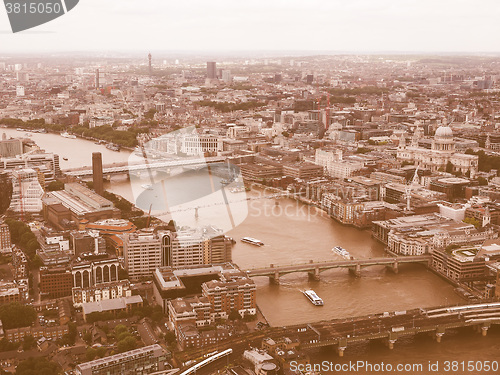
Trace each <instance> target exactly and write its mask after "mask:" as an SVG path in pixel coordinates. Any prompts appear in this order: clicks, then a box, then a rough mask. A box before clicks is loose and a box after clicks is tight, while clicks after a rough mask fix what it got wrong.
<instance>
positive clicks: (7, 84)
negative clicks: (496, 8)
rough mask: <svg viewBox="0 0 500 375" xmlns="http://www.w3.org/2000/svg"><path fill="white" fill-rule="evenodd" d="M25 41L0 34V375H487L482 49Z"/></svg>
mask: <svg viewBox="0 0 500 375" xmlns="http://www.w3.org/2000/svg"><path fill="white" fill-rule="evenodd" d="M149 2H150V1H149V0H148V1H147V2H145V3H148V4H149ZM388 2H389V3H391V1H388ZM77 3H78V1H76V2H74V4H75V5H76V4H77ZM90 3H92V1H90V2H89V4H90ZM94 3H95V1H94ZM94 3H92V4H94ZM110 3H113V2H111V1H110ZM115 3H116V2H115ZM258 3H259V4H260V2H258ZM299 3H300V2H299ZM124 4H126V6H127V7H128V8H126V9H125V10H124V14H129V13H127V12H128V11H130V12H132V11H134V12H135V11H136V10H137V9H138V8H137V9H136V5H133V4H134V2H133V1H129V0H127V1H124ZM75 5H73V6H75ZM106 6H110V5H103V7H106ZM158 6H159V7H160V8H161V10H162V11H164V9H163V7H164V6H165V5H158ZM249 6H250V5H249ZM259 6H262V7H264V5H263V4H260V5H259ZM200 7H203V6H202V5H200ZM80 8H82V9H81V10H80ZM160 8H159V9H160ZM389 8H390V7H389ZM110 9H111V8H110ZM235 9H239V8H237V7H236V8H235ZM297 9H299V8H297ZM297 9H295V8H293V7H292V6H291V5H290V10H289V12H297ZM177 10H178V11H179V14H181V13H182V11H181V10H180V9H177ZM233 10H234V9H232V8H231V9H229V8H228V10H227V12H229V13H228V14H231V12H232V11H233ZM79 11H81V13H80V14H81V15H86V14H87V13H85V12H89V11H88V6H87V7H86V6H85V5H84V4H83V3H82V4H80V5H79V7H77V8H75V10H73V11H72V12H71V14H68V15H66V14H64V12H62V13H61V19H64V20H65V21H54V23H53V24H52V23H51V25H56V26H45V27H48V28H49V30H52V29H50V27H58V26H57V25H59V26H60V25H61V23H62V22H67V23H65V24H63V25H64V27H66V28H69V27H70V25H69V22H70V19H71V18H70V17H74V18H73V19H76V20H75V28H77V27H79V26H78V25H79V22H81V21H79V19H78V17H79V13H78V12H79ZM253 11H254V8H251V10H250V8H249V14H248V16H245V15H242V16H241V17H242V18H241V20H242V25H246V23H247V22H248V19H249V18H250V17H251V14H252V12H253ZM372 11H373V10H370V9H368V10H367V12H368V13H369V12H372ZM379 11H380V10H379V9H378V8H377V9H376V12H379ZM144 12H146V11H144ZM200 12H201V10H200V11H199V12H195V13H196V14H194V15H193V18H192V19H191V18H189V19H190V20H191V21H193V22H194V20H196V17H200V15H199V14H198V13H200ZM273 12H274V10H273ZM273 12H271V14H274V13H273ZM151 14H152V13H151ZM87 15H88V14H87ZM122 16H123V15H120V14H117V15H116V17H117V19H118V18H120V17H122ZM219 16H220V17H221V19H222V18H224V17H225V16H226V14H225V13H224V12H222V13H220V15H219ZM269 16H270V15H267V16H265V17H264V16H263V17H264V19H267V17H269ZM351 16H352V14H351ZM2 17H3V15H2ZM57 17H58V16H57ZM96 17H97V19H100V18H99V17H101V15H96ZM123 17H125V16H123ZM151 17H152V18H151V19H152V20H155V19H156V18H155V16H154V15H151ZM168 17H172V16H171V15H169V16H168ZM245 17H246V18H245ZM180 19H183V20H184V18H182V17H180ZM187 19H188V18H186V20H187ZM214 19H216V18H214ZM321 19H322V18H321ZM1 20H2V19H0V21H1ZM44 22H46V21H44ZM57 22H60V23H59V24H57ZM113 22H115V21H113V18H112V17H111V18H110V25H114V23H113ZM221 22H222V21H221ZM277 22H278V25H279V24H280V22H282V21H277ZM309 22H310V21H307V22H306V24H309V25H311V24H310V23H309ZM397 22H398V23H399V22H401V20H399V21H397ZM447 22H448V21H447ZM471 22H472V21H471ZM151 23H154V22H153V21H151ZM140 24H141V25H145V23H144V21H141V23H140ZM320 24H321V23H320ZM138 26H139V25H135V26H132V27H131V28H130V30H132V31H130V30H129V31H130V32H133V33H135V32H136V31H137V30H138V28H139V27H138ZM434 26H435V25H434ZM434 26H433V25H430V26H429V28H430V30H434V29H433V27H434ZM2 27H3V24H2ZM30 27H32V26H30ZM144 27H146V26H144ZM243 27H244V26H242V28H243ZM318 27H319V26H318ZM478 27H479V26H478ZM485 27H486V26H485ZM41 28H42V29H37V28H35V29H34V30H35V31H32V32H31V33H32V34H30V32H25V33H24V34H23V33H22V32H21V33H19V35H7V34H5V33H3V34H2V32H1V31H0V375H3V374H17V375H32V374H41V375H52V374H67V375H70V374H71V375H105V374H106V375H118V374H125V375H132V374H141V375H143V374H144V375H145V374H155V375H160V374H161V375H196V374H198V375H210V374H224V375H320V374H398V375H399V374H408V375H418V374H498V373H500V365H499V362H500V361H499V360H498V358H499V354H500V340H499V338H500V238H499V231H500V55H499V54H498V53H495V52H494V47H495V46H494V45H489V47H485V46H486V45H487V43H486V42H485V40H481V42H478V43H479V44H478V45H479V46H480V48H482V50H485V51H492V52H483V53H480V52H477V51H476V49H475V48H474V47H473V46H472V45H471V44H467V43H468V41H467V40H465V39H464V40H463V43H464V44H463V46H464V50H470V51H471V52H455V50H457V49H456V48H455V45H453V43H450V45H451V46H452V47H453V51H448V50H447V48H444V49H443V50H444V51H445V53H440V52H438V51H439V47H436V46H431V47H430V48H428V49H427V50H429V51H432V52H376V51H369V50H370V48H366V45H365V44H363V43H362V42H361V41H359V44H356V41H355V37H349V36H346V38H347V40H349V38H354V39H352V40H351V41H350V42H349V43H351V45H352V48H351V49H349V51H350V50H353V51H364V52H326V51H318V52H310V50H309V49H308V48H307V47H308V44H307V43H305V42H304V41H305V40H306V39H308V38H309V37H310V36H311V34H309V33H307V35H306V34H304V36H303V38H302V39H301V40H298V41H297V48H296V49H295V52H293V51H294V48H293V46H291V45H290V44H289V43H288V42H289V41H290V39H289V38H287V37H285V36H284V40H283V42H284V48H283V49H280V48H278V49H277V50H276V51H273V52H270V51H272V48H268V45H265V44H263V46H264V47H265V49H266V50H267V49H268V50H269V51H267V52H266V51H260V52H259V51H257V49H252V48H253V45H252V42H251V41H252V37H251V36H249V37H248V38H249V39H248V40H247V43H248V46H249V47H248V46H246V45H244V43H243V44H242V45H241V46H238V47H241V48H233V50H231V47H235V44H233V39H232V38H233V37H231V36H230V35H228V49H225V50H224V51H225V52H224V51H223V49H221V48H219V45H218V44H217V43H218V42H214V43H215V44H213V45H212V44H210V43H211V42H210V43H208V44H207V46H206V47H207V48H208V49H211V50H209V51H207V50H206V49H204V48H200V49H199V51H198V52H191V51H188V50H180V49H179V50H178V51H177V49H178V48H172V50H171V51H167V50H160V49H159V48H166V47H165V43H163V44H161V43H159V42H158V48H151V49H150V48H149V47H150V46H151V44H152V42H151V40H150V39H148V40H146V39H145V40H144V42H142V41H139V42H138V40H139V39H134V37H132V36H130V37H129V36H124V37H122V38H121V39H120V41H119V42H117V45H120V43H122V42H123V41H126V40H127V38H130V39H129V41H130V44H131V45H130V48H131V49H133V51H128V52H127V51H126V50H125V49H124V48H122V47H120V48H113V45H108V46H107V48H106V49H103V48H101V47H102V45H101V46H99V45H98V43H97V42H96V43H97V44H96V47H98V48H96V49H95V50H94V49H92V48H87V45H85V44H84V43H83V42H82V41H78V40H77V41H75V46H71V47H67V45H66V47H64V48H56V47H55V46H56V44H57V40H58V39H57V38H59V37H61V39H60V40H64V38H65V37H64V36H61V34H64V32H63V31H62V30H63V29H64V28H61V30H59V31H57V32H56V31H54V32H53V31H47V32H44V31H43V30H44V29H43V26H41ZM112 29H113V27H112V26H109V28H108V29H106V26H104V27H103V30H102V41H103V42H102V43H104V44H106V43H108V40H107V38H108V37H109V35H111V33H112V32H111V31H110V30H112ZM201 29H202V26H200V27H198V28H196V30H197V31H196V32H199V31H200V30H201ZM36 30H42V31H38V32H37V31H36ZM380 30H381V31H380ZM380 30H379V31H376V32H375V33H376V34H377V33H379V34H380V35H382V34H384V35H385V34H386V33H391V32H392V31H390V30H389V28H384V26H381V28H380ZM435 30H437V29H435ZM485 30H486V28H485ZM108 31H109V32H108ZM268 31H269V30H268ZM366 31H367V30H366V29H364V32H366ZM441 31H442V30H441ZM71 32H72V31H71ZM71 32H70V33H69V34H68V35H71ZM122 32H123V33H124V35H127V34H126V33H127V32H128V31H127V30H125V29H123V31H122ZM179 32H180V30H179ZM190 32H192V31H190ZM234 32H235V35H240V33H241V32H242V31H241V29H238V28H235V31H234ZM295 32H296V31H290V33H291V35H292V36H293V37H295ZM51 33H53V35H52V34H51ZM260 33H262V35H264V34H265V32H263V31H256V34H255V36H254V38H255V39H254V41H258V40H263V39H261V34H260ZM471 33H472V32H471ZM187 34H189V33H187ZM187 34H186V35H187ZM195 34H196V33H195ZM396 34H397V33H396ZM424 34H425V35H426V36H425V37H422V40H420V41H419V42H418V41H416V42H415V43H416V44H415V46H417V47H415V48H413V47H411V46H410V47H409V50H426V49H425V48H422V45H423V44H418V43H424V42H425V40H427V39H426V38H432V35H430V34H429V35H427V34H426V33H424ZM137 35H145V33H140V32H139V31H137ZM193 35H194V34H189V35H187V36H184V37H183V36H179V38H180V40H185V42H186V48H188V49H190V50H193V51H194V50H196V48H198V47H199V45H198V44H196V43H194V42H193V43H194V44H193V43H192V44H190V43H189V42H188V41H189V40H191V39H190V38H192V37H193ZM207 35H208V36H212V31H207ZM269 35H270V34H269ZM387 35H388V34H387ZM440 35H441V34H439V32H436V38H437V39H439V38H441V36H440ZM443 35H444V34H443ZM306 36H307V37H306ZM45 37H46V38H47V41H48V47H47V51H45V52H41V51H43V49H44V47H43V45H40V44H38V45H35V44H33V50H31V49H30V47H28V45H29V43H34V41H39V40H41V38H45ZM266 37H267V36H266ZM318 37H319V38H321V36H318ZM16 38H17V39H16ZM99 38H100V36H99V35H98V34H97V32H96V31H95V30H89V32H88V40H94V41H97V40H98V39H99ZM183 38H185V39H183ZM200 38H201V36H200ZM403 39H404V38H403ZM403 39H401V38H400V37H399V36H397V35H394V38H393V39H391V40H388V41H387V44H383V43H382V44H377V43H378V42H374V44H373V46H374V47H373V48H374V49H376V50H379V51H384V50H391V51H392V50H394V51H397V50H401V51H403V50H404V51H406V50H407V49H406V48H403V47H401V46H402V44H398V43H399V41H400V40H403ZM2 40H5V41H6V44H5V45H4V47H2ZM214 40H215V39H214ZM17 41H19V44H17ZM406 42H408V41H406V40H405V41H404V43H406ZM417 42H418V43H417ZM141 43H143V45H142V47H141ZM391 43H392V44H391ZM153 44H154V43H153ZM424 44H425V43H424ZM315 46H316V45H315V44H314V43H313V44H312V47H313V48H315ZM385 46H387V48H384V47H385ZM18 47H19V48H20V49H19V48H18ZM212 47H213V48H212ZM3 48H5V49H3ZM242 48H243V49H245V48H249V50H248V51H247V52H245V51H244V50H242ZM80 49H81V50H80ZM285 49H286V50H285ZM37 50H40V52H34V51H37ZM434 50H436V52H434ZM69 51H75V52H69ZM78 51H79V52H78ZM82 51H87V52H82ZM173 51H177V52H173ZM217 51H220V52H217ZM299 51H304V52H299ZM346 51H347V49H346Z"/></svg>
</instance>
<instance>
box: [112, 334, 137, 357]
mask: <svg viewBox="0 0 500 375" xmlns="http://www.w3.org/2000/svg"><path fill="white" fill-rule="evenodd" d="M136 347H137V341H136V339H135V338H134V337H132V336H128V337H126V338H125V339H123V340H122V341H118V343H117V344H116V350H117V351H118V353H123V352H128V351H129V350H133V349H135V348H136Z"/></svg>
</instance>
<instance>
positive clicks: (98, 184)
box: [92, 152, 104, 195]
mask: <svg viewBox="0 0 500 375" xmlns="http://www.w3.org/2000/svg"><path fill="white" fill-rule="evenodd" d="M92 182H93V183H94V191H95V192H96V193H97V194H99V195H103V194H104V182H103V175H102V154H101V153H100V152H93V153H92Z"/></svg>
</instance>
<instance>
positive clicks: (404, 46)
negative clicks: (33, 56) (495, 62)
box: [0, 0, 500, 55]
mask: <svg viewBox="0 0 500 375" xmlns="http://www.w3.org/2000/svg"><path fill="white" fill-rule="evenodd" d="M499 16H500V2H499V1H498V0H476V1H472V0H253V1H245V2H243V1H237V0H211V1H206V0H186V1H183V2H180V1H175V2H174V1H169V0H82V1H80V3H79V5H78V6H77V7H76V8H75V9H74V10H73V11H72V12H69V13H68V14H66V15H64V16H63V17H60V18H58V19H56V20H54V21H52V22H50V23H47V24H45V25H42V26H39V27H37V28H34V29H32V30H29V31H25V32H21V33H18V34H12V32H11V30H10V25H9V22H8V18H7V13H6V11H5V9H4V7H3V6H0V55H1V54H6V53H9V52H10V53H16V52H17V53H20V52H21V53H29V52H33V53H36V52H48V51H110V52H112V51H130V52H137V53H139V52H140V51H150V50H151V51H173V50H175V51H202V52H210V51H216V50H218V51H248V50H249V51H277V52H279V51H283V52H285V51H328V52H330V53H332V52H351V53H356V52H359V53H369V52H391V53H396V52H402V53H413V52H425V53H454V52H457V53H497V52H500V41H499V39H498V35H500V22H498V19H499Z"/></svg>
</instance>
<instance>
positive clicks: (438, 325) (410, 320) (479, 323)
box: [183, 297, 500, 359]
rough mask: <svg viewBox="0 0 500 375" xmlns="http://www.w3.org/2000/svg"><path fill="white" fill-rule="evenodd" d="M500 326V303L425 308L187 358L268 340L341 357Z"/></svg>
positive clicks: (293, 329) (304, 329) (267, 332)
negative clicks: (372, 344)
mask: <svg viewBox="0 0 500 375" xmlns="http://www.w3.org/2000/svg"><path fill="white" fill-rule="evenodd" d="M304 298H305V297H304ZM317 308H318V309H321V308H327V306H324V307H317ZM499 324H500V303H499V302H491V303H483V304H467V305H458V306H442V307H436V308H428V309H423V308H421V309H413V310H408V311H395V312H384V313H381V314H372V315H368V316H360V317H355V318H344V319H336V320H331V321H322V322H317V323H309V324H298V325H292V326H286V327H268V328H264V329H263V330H260V331H255V332H252V333H250V334H248V335H246V336H239V335H236V336H234V337H231V338H229V339H228V340H226V341H224V342H220V343H218V344H213V345H208V346H206V347H203V348H197V349H193V350H190V351H187V352H185V353H183V355H185V356H186V358H191V359H192V358H197V357H200V356H203V354H206V353H210V352H212V351H214V350H217V351H222V350H224V349H229V348H231V349H232V350H233V351H235V352H238V353H239V354H241V353H243V351H244V350H246V349H248V347H249V345H252V346H261V343H262V339H264V338H272V339H273V340H274V341H275V342H276V341H280V340H281V339H282V338H284V337H288V338H290V339H291V340H292V342H295V343H297V344H298V346H299V348H300V349H309V350H311V349H315V348H321V347H333V348H335V349H336V351H337V352H338V354H339V356H343V355H344V351H345V350H346V348H347V347H348V346H349V344H356V343H360V342H367V341H372V340H378V341H382V342H383V343H384V344H385V345H386V346H387V347H388V348H389V349H393V348H394V345H395V344H396V343H397V341H398V339H400V338H404V337H410V336H414V335H417V334H426V335H429V336H431V337H432V338H433V339H434V340H436V342H441V340H442V338H443V336H445V335H446V332H447V331H450V330H455V329H459V328H463V327H472V329H474V330H475V331H476V332H478V333H479V334H481V335H483V336H486V335H487V333H488V330H489V328H490V327H491V326H493V325H499ZM443 344H444V343H443Z"/></svg>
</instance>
